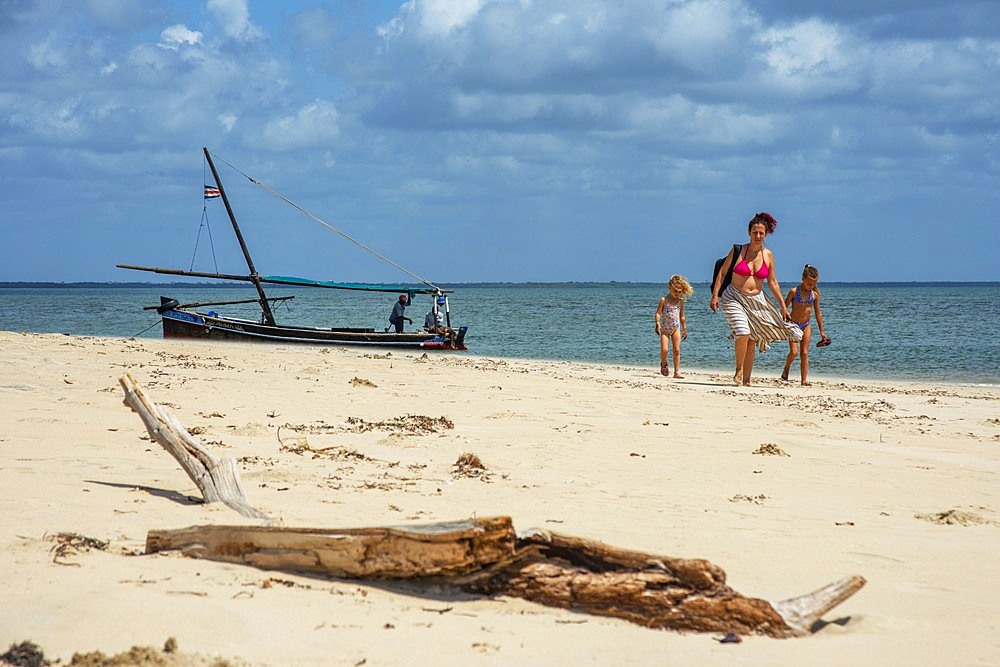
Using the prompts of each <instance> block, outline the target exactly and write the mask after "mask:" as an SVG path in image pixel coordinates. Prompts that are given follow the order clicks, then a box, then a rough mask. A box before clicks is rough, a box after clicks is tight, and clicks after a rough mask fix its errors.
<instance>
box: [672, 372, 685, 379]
mask: <svg viewBox="0 0 1000 667" xmlns="http://www.w3.org/2000/svg"><path fill="white" fill-rule="evenodd" d="M674 377H675V378H677V379H678V380H683V379H684V376H683V375H681V374H680V373H678V372H677V371H674Z"/></svg>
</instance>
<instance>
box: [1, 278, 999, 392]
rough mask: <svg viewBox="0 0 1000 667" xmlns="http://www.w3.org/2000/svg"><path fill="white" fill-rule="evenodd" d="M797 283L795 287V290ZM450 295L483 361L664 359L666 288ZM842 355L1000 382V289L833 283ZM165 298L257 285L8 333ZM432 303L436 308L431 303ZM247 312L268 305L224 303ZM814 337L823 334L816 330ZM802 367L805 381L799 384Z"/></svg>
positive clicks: (39, 293) (693, 302) (317, 294)
mask: <svg viewBox="0 0 1000 667" xmlns="http://www.w3.org/2000/svg"><path fill="white" fill-rule="evenodd" d="M793 286H794V284H793V283H787V284H783V285H782V288H783V289H784V290H786V291H787V289H789V288H791V287H793ZM451 287H454V289H455V293H454V294H452V295H451V297H450V301H451V311H452V312H451V315H452V324H454V325H458V324H468V325H469V327H470V328H469V334H468V336H467V338H466V343H467V344H468V346H469V352H467V353H459V354H472V355H477V356H485V357H490V358H504V357H514V358H529V359H556V360H575V361H585V362H598V363H612V364H625V365H636V366H649V367H651V368H657V367H658V365H659V343H658V339H657V337H656V334H655V333H654V330H653V313H654V312H655V310H656V306H657V303H658V302H659V298H660V296H662V295H663V293H664V286H663V285H659V284H652V283H598V284H591V283H586V284H584V283H569V284H547V283H546V284H488V285H479V284H476V285H458V286H449V288H451ZM694 288H695V292H694V295H693V296H692V297H691V298H690V299H689V300H688V303H687V306H686V308H685V312H686V314H687V319H688V339H687V340H686V341H684V342H683V344H682V345H681V367H682V369H688V370H692V371H693V370H704V371H729V370H731V368H732V366H733V360H732V356H733V353H732V343H731V342H730V341H729V340H728V339H727V336H728V334H729V329H728V327H727V326H726V322H725V320H724V318H723V317H722V315H721V313H719V314H714V313H712V312H711V311H710V310H709V308H708V299H709V297H710V292H709V287H708V285H707V284H705V283H701V284H695V285H694ZM820 290H821V292H822V302H821V303H822V307H823V315H824V320H825V323H826V328H827V333H828V335H829V336H830V337H831V338H832V339H833V344H832V345H830V346H829V347H825V348H821V349H816V348H813V349H812V350H811V355H810V377H811V378H814V379H820V380H822V379H823V378H858V379H882V380H886V379H905V380H929V381H943V382H955V383H963V384H1000V342H998V339H997V332H998V331H1000V282H990V283H820ZM268 294H269V296H283V295H293V296H294V297H295V298H294V299H292V300H291V301H287V302H284V305H278V306H277V307H276V310H275V315H276V317H278V318H279V320H280V321H284V322H288V323H295V324H306V325H317V326H320V325H326V326H373V327H378V328H384V327H385V326H387V322H386V318H387V316H388V313H389V311H390V310H391V309H392V305H393V303H394V302H395V300H396V298H395V295H393V294H376V293H348V292H341V291H338V290H323V289H308V288H287V289H279V288H277V287H271V288H269V289H268ZM160 295H164V296H172V297H175V298H177V299H178V300H180V301H181V302H182V303H192V302H212V301H233V300H238V299H243V298H253V297H255V295H256V293H255V292H254V290H253V288H252V287H251V288H248V287H247V286H246V285H241V284H237V285H233V286H228V285H226V286H219V285H218V284H212V285H207V284H204V283H198V284H195V283H184V284H179V283H171V284H162V285H154V284H144V285H136V284H127V285H126V284H120V285H118V284H98V285H93V284H87V285H69V284H66V285H42V286H27V285H22V284H13V285H11V284H8V285H7V286H0V329H2V330H6V331H28V332H37V333H66V334H72V335H78V336H104V337H114V338H123V337H132V336H138V337H144V338H156V337H159V336H160V335H161V330H160V326H159V317H158V316H157V315H156V313H155V311H151V310H143V306H153V305H156V304H158V303H159V297H160ZM424 301H426V303H424ZM429 308H430V297H418V298H416V299H415V301H414V304H413V305H412V306H411V307H410V308H408V309H407V315H408V316H409V317H411V319H413V321H414V323H415V326H419V325H420V324H422V322H423V318H424V315H425V314H426V312H427V310H429ZM214 309H215V310H217V311H219V312H222V313H226V314H230V315H239V316H242V317H251V318H254V317H256V316H257V315H258V312H259V311H258V310H257V309H256V306H255V305H252V304H251V305H248V306H224V307H223V306H219V307H215V308H214ZM813 335H814V337H816V338H818V331H816V330H815V326H814V332H813ZM787 350H788V347H787V345H786V344H784V343H781V344H777V345H775V346H773V347H772V348H771V350H769V351H768V352H767V353H765V354H762V355H758V357H757V363H756V364H755V366H754V375H755V377H766V376H775V377H776V376H777V375H779V374H780V372H781V368H782V366H783V364H784V358H785V354H786V353H787ZM797 373H798V366H797V365H796V366H794V367H793V370H792V376H793V377H797Z"/></svg>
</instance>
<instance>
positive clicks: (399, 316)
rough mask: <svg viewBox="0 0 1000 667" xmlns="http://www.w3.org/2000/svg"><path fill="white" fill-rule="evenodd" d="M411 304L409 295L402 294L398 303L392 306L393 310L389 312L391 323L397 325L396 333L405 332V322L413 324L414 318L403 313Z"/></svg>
mask: <svg viewBox="0 0 1000 667" xmlns="http://www.w3.org/2000/svg"><path fill="white" fill-rule="evenodd" d="M409 305H410V299H409V297H408V296H406V295H405V294H400V295H399V301H397V302H396V305H395V306H393V307H392V312H391V313H389V324H391V325H392V326H394V327H396V333H403V322H409V323H410V324H413V320H411V319H410V318H409V317H406V315H404V314H403V313H404V312H405V311H406V307H407V306H409Z"/></svg>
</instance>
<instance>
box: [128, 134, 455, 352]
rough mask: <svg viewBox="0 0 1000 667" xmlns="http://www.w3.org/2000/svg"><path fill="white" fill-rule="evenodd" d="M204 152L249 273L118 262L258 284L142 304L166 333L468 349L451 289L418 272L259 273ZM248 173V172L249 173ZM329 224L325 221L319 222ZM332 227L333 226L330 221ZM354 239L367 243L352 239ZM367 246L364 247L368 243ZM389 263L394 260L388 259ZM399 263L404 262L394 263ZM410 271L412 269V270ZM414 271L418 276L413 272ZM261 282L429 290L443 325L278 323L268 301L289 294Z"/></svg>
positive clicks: (210, 193) (208, 192)
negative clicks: (254, 314)
mask: <svg viewBox="0 0 1000 667" xmlns="http://www.w3.org/2000/svg"><path fill="white" fill-rule="evenodd" d="M202 150H203V152H204V153H205V160H206V161H207V163H208V166H209V168H210V169H211V172H212V177H213V178H214V179H215V187H212V186H205V197H206V199H208V198H215V197H219V198H221V199H222V202H223V203H224V204H225V207H226V213H227V214H228V216H229V221H230V222H231V223H232V227H233V232H234V233H235V234H236V239H237V241H239V245H240V249H241V250H242V251H243V257H244V259H245V260H246V264H247V269H248V271H249V272H248V273H247V274H226V273H208V272H201V271H185V270H182V269H165V268H159V267H149V266H136V265H133V264H116V266H117V267H118V268H121V269H131V270H134V271H149V272H152V273H159V274H164V275H173V276H191V277H197V278H211V279H215V280H225V281H237V282H249V283H252V284H253V286H254V287H255V288H256V290H257V298H256V299H243V300H237V301H216V302H211V303H181V302H180V301H179V300H177V299H176V298H173V297H169V296H161V297H160V304H159V305H155V306H146V307H145V309H146V310H155V311H156V312H157V314H158V315H159V316H160V318H161V321H162V324H163V337H164V338H209V339H217V340H234V341H247V342H280V343H305V344H313V345H359V346H367V347H393V348H400V347H402V348H416V349H423V350H466V349H467V348H466V346H465V334H466V331H467V330H468V326H457V327H454V326H452V323H451V310H450V304H449V301H448V294H450V293H451V290H445V289H442V288H440V287H438V286H437V285H434V284H432V283H430V282H428V281H426V280H423V279H421V278H418V279H419V280H420V282H421V285H420V286H413V285H381V284H379V285H374V284H359V283H338V282H328V281H321V280H310V279H307V278H295V277H290V276H262V275H260V274H258V273H257V269H256V267H255V266H254V263H253V259H252V258H251V257H250V251H249V249H248V248H247V244H246V241H245V239H244V238H243V232H242V231H241V230H240V226H239V224H238V223H237V221H236V215H235V214H234V213H233V208H232V206H231V205H230V202H229V197H228V196H227V195H226V190H225V188H224V187H223V185H222V180H221V179H220V178H219V172H218V171H217V169H216V167H215V163H214V162H213V161H212V154H211V153H210V152H209V150H208V149H207V148H203V149H202ZM248 178H249V177H248ZM250 180H251V182H253V183H254V184H255V185H258V186H260V187H262V188H264V189H265V190H268V191H269V192H271V194H274V195H275V196H277V197H279V198H280V199H282V200H284V201H285V202H286V203H289V204H291V205H292V206H293V207H295V208H298V209H299V210H300V211H302V212H303V213H306V215H309V216H310V217H312V218H314V219H316V220H317V221H319V222H321V223H322V221H321V220H319V219H318V218H315V216H313V215H312V214H310V213H308V212H307V211H305V210H304V209H302V208H301V207H299V206H297V205H295V204H292V203H291V202H289V201H288V200H287V199H285V198H284V197H282V196H281V195H278V194H277V193H275V192H273V191H271V190H270V189H269V188H267V187H266V186H264V185H262V184H261V183H260V182H259V181H256V180H254V179H252V178H251V179H250ZM323 224H324V225H326V226H327V227H329V225H327V224H326V223H323ZM331 229H332V227H331ZM334 231H336V232H337V233H338V234H341V235H342V236H345V237H347V238H348V239H350V237H348V236H347V235H346V234H344V233H343V232H341V231H339V230H334ZM350 240H351V241H353V242H354V243H356V244H358V245H361V247H365V246H363V245H362V244H360V243H358V242H357V241H355V240H354V239H350ZM366 249H367V248H366ZM369 252H373V254H375V255H376V256H378V257H379V258H381V259H383V260H385V261H389V260H386V259H385V258H384V257H382V256H381V255H378V253H374V251H371V250H369ZM390 263H392V262H390ZM394 266H397V268H402V267H398V265H395V264H394ZM404 270H405V269H404ZM411 275H412V274H411ZM415 277H416V276H415ZM264 285H287V286H296V287H315V288H326V289H338V290H354V291H364V292H391V293H394V294H399V295H400V296H401V298H402V295H406V302H407V305H409V304H412V303H413V298H414V297H415V296H416V295H418V294H422V295H430V297H431V309H432V310H433V311H434V313H435V314H437V313H438V312H440V313H441V315H442V317H440V318H439V320H440V321H441V323H442V324H441V326H435V327H433V328H432V329H430V330H427V329H420V330H417V331H403V332H401V333H397V332H396V331H395V330H394V329H386V328H383V329H379V328H376V327H318V326H296V325H289V324H282V323H279V322H278V321H277V320H276V319H275V316H274V311H273V309H272V307H271V306H272V304H273V303H274V302H281V301H286V300H289V299H293V298H294V297H293V296H281V297H269V296H268V295H267V294H266V292H265V291H264ZM245 303H258V304H260V309H261V313H260V318H259V319H257V320H251V319H246V318H240V317H232V316H226V315H222V314H220V313H218V312H216V311H214V310H208V311H204V310H200V309H203V308H208V307H213V306H227V305H234V304H245Z"/></svg>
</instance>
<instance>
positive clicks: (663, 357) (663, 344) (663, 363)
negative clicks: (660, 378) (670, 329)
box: [660, 333, 676, 375]
mask: <svg viewBox="0 0 1000 667" xmlns="http://www.w3.org/2000/svg"><path fill="white" fill-rule="evenodd" d="M669 344H670V336H668V335H667V334H665V333H661V334H660V374H661V375H669V374H670V369H669V368H668V367H667V346H668V345H669ZM674 365H675V366H676V364H674Z"/></svg>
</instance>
